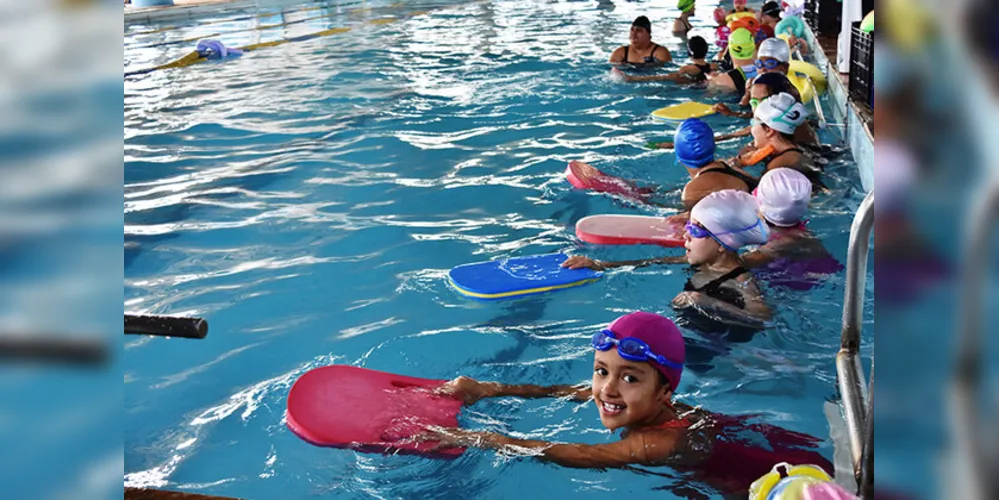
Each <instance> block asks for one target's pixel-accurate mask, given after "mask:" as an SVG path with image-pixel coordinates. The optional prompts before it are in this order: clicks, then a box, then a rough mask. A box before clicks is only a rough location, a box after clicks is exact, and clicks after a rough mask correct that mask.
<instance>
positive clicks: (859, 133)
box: [805, 24, 874, 192]
mask: <svg viewBox="0 0 999 500" xmlns="http://www.w3.org/2000/svg"><path fill="white" fill-rule="evenodd" d="M805 38H806V39H807V40H808V46H809V47H812V48H813V51H812V52H813V55H814V57H815V61H816V63H817V64H816V65H817V66H818V67H819V69H820V70H821V71H822V74H824V75H826V81H827V84H828V88H829V102H831V103H832V105H833V118H834V121H836V122H838V123H844V124H846V130H845V131H844V134H843V135H844V137H845V138H846V143H847V145H848V147H849V149H850V152H851V153H852V154H853V159H854V161H855V162H856V164H857V170H858V172H859V174H860V182H861V184H862V185H863V187H864V192H870V191H871V190H872V189H874V134H873V133H872V130H871V129H870V126H871V125H872V124H873V123H874V121H873V117H872V115H871V110H869V109H867V107H866V106H859V105H858V104H857V103H855V102H853V101H852V100H851V99H850V92H849V89H848V88H847V84H846V83H845V82H844V81H843V80H844V79H843V78H841V77H840V73H839V71H838V70H837V69H836V64H835V60H832V61H830V59H829V56H828V54H826V52H825V49H824V48H823V47H822V46H821V44H820V43H819V41H818V39H817V38H816V36H815V33H814V32H813V31H812V29H811V27H810V26H808V25H807V24H806V26H805Z"/></svg>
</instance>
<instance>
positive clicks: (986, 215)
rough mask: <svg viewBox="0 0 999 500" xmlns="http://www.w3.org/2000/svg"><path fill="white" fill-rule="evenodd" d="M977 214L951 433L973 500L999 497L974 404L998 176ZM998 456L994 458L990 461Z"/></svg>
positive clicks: (998, 204) (971, 225)
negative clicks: (963, 463) (967, 469)
mask: <svg viewBox="0 0 999 500" xmlns="http://www.w3.org/2000/svg"><path fill="white" fill-rule="evenodd" d="M981 201H982V203H980V204H978V206H976V207H975V209H974V210H973V212H972V214H971V217H970V218H969V221H968V226H967V228H966V231H967V232H966V237H965V241H966V242H967V246H966V247H965V248H964V252H963V256H962V257H963V259H962V262H963V265H964V268H963V269H962V272H961V284H962V287H961V290H962V291H961V297H960V298H961V301H960V302H959V304H960V308H961V309H960V311H959V313H958V315H957V318H958V319H957V321H958V325H957V342H958V346H957V363H956V364H955V366H954V370H955V371H954V375H953V376H954V379H953V386H952V388H951V390H950V391H949V392H950V395H951V405H950V407H951V412H952V414H951V415H952V421H951V424H952V431H953V433H954V441H955V445H956V448H957V453H959V454H963V455H964V456H967V457H968V460H967V461H966V462H965V463H967V467H968V468H969V472H970V474H969V479H970V481H969V483H968V484H966V485H965V486H966V487H967V488H968V490H967V494H966V495H965V498H968V499H970V500H978V499H986V498H996V494H999V491H995V490H996V488H997V485H996V483H995V482H994V481H990V478H989V472H988V471H987V470H985V465H986V464H988V463H989V460H988V459H989V458H990V457H988V456H986V454H985V451H984V449H983V446H982V441H985V439H983V437H984V436H985V435H987V434H985V429H984V428H983V427H982V425H981V424H980V423H979V419H978V411H977V408H976V406H977V405H976V402H977V401H978V394H980V389H981V380H982V370H983V364H982V351H983V346H982V343H983V331H982V313H983V310H982V309H983V305H984V302H985V297H987V293H986V292H987V290H986V281H985V280H986V277H987V276H991V275H992V274H991V273H990V272H989V269H988V263H989V260H990V259H989V257H990V256H989V246H990V245H989V242H990V240H991V239H992V236H993V234H994V233H993V231H992V227H993V225H994V222H993V221H994V220H995V217H996V215H999V176H996V177H993V178H992V180H991V182H989V183H988V184H987V185H986V187H985V196H984V199H982V200H981ZM991 458H995V457H991Z"/></svg>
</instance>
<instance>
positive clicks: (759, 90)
mask: <svg viewBox="0 0 999 500" xmlns="http://www.w3.org/2000/svg"><path fill="white" fill-rule="evenodd" d="M749 97H750V99H759V100H760V101H762V100H764V99H766V98H767V97H770V89H768V88H767V86H766V85H761V84H755V85H753V86H752V87H749Z"/></svg>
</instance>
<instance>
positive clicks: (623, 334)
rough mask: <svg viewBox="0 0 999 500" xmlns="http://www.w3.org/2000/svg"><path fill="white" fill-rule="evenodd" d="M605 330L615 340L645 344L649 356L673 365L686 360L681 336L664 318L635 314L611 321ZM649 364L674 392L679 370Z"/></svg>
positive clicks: (675, 327) (678, 380)
mask: <svg viewBox="0 0 999 500" xmlns="http://www.w3.org/2000/svg"><path fill="white" fill-rule="evenodd" d="M607 329H608V330H610V331H612V332H614V336H615V337H616V338H617V339H618V340H621V339H626V338H628V337H633V338H636V339H638V340H641V341H642V342H645V343H646V344H648V346H649V349H652V352H653V353H655V354H660V355H662V356H665V357H666V359H668V360H670V361H672V362H674V363H678V364H681V365H682V364H683V362H684V361H685V360H686V357H687V349H686V347H685V346H684V344H683V334H682V333H680V329H679V328H677V326H676V324H675V323H673V320H671V319H669V318H667V317H665V316H660V315H658V314H653V313H648V312H643V311H635V312H633V313H628V314H625V315H624V316H621V317H620V318H618V319H616V320H614V322H613V323H611V324H610V326H609V327H607ZM650 363H651V364H652V366H653V367H654V368H655V369H656V370H659V373H662V374H663V375H665V376H666V380H668V381H669V386H670V388H671V389H672V390H674V391H675V390H676V387H677V386H678V385H679V384H680V376H681V375H682V374H683V368H670V367H668V366H663V365H660V364H659V363H654V362H651V361H650Z"/></svg>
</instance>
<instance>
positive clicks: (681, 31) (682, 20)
mask: <svg viewBox="0 0 999 500" xmlns="http://www.w3.org/2000/svg"><path fill="white" fill-rule="evenodd" d="M694 3H695V2H694V0H678V1H677V2H676V8H677V9H680V17H678V18H676V20H675V21H673V35H674V36H678V37H681V38H682V37H686V36H687V33H689V32H690V30H692V29H694V27H693V26H692V25H691V24H690V18H691V17H694V13H695V12H694V11H695V10H696V9H695V5H694Z"/></svg>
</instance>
